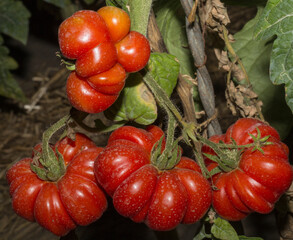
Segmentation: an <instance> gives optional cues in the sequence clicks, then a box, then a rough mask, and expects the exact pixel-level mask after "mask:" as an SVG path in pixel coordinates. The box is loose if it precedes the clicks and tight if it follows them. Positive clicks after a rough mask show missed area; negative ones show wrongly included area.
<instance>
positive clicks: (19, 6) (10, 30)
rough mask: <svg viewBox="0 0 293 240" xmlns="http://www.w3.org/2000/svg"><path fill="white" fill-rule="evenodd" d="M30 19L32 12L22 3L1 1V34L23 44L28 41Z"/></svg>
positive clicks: (9, 0) (12, 0) (7, 0)
mask: <svg viewBox="0 0 293 240" xmlns="http://www.w3.org/2000/svg"><path fill="white" fill-rule="evenodd" d="M29 17H30V12H29V11H28V10H27V9H26V7H25V6H24V5H23V3H22V2H21V1H14V0H1V1H0V32H2V33H5V34H6V35H8V36H10V37H12V38H15V39H16V40H19V41H20V42H22V43H23V44H25V43H26V41H27V36H28V19H29Z"/></svg>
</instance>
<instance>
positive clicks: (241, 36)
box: [232, 8, 293, 138]
mask: <svg viewBox="0 0 293 240" xmlns="http://www.w3.org/2000/svg"><path fill="white" fill-rule="evenodd" d="M261 12H262V8H259V11H258V14H257V16H256V17H255V18H254V19H252V20H251V21H249V22H248V23H247V24H246V25H245V26H244V28H243V29H242V30H241V31H239V32H238V33H237V34H235V35H234V37H235V39H236V41H235V43H233V44H232V46H233V48H234V50H235V51H236V53H237V55H238V56H239V57H240V58H241V60H242V62H243V64H244V67H245V69H246V71H247V73H248V76H249V79H250V81H251V83H252V86H253V90H254V91H255V92H256V93H257V94H258V96H259V99H260V100H261V101H262V102H263V104H264V105H263V108H262V111H263V113H264V116H265V119H266V120H267V121H268V122H269V123H270V124H271V125H272V126H273V127H275V128H276V129H277V130H278V132H279V133H280V135H281V137H282V138H284V137H285V136H286V135H287V134H288V132H290V129H291V128H292V123H293V121H292V120H293V116H292V113H291V111H290V109H289V108H288V106H287V104H286V102H285V99H284V97H283V96H284V89H283V87H281V86H276V85H273V84H272V83H271V81H270V77H269V64H270V55H271V51H272V43H268V42H267V41H266V40H255V39H254V38H253V33H254V28H255V24H256V23H257V22H258V19H259V17H260V15H261Z"/></svg>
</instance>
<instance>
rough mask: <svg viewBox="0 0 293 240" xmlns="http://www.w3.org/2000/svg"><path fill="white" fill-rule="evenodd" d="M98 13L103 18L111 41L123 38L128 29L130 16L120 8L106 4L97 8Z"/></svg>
mask: <svg viewBox="0 0 293 240" xmlns="http://www.w3.org/2000/svg"><path fill="white" fill-rule="evenodd" d="M98 14H100V16H101V17H102V18H103V19H104V20H105V22H106V24H107V27H108V29H109V32H110V35H111V38H112V41H113V42H115V43H116V42H118V41H120V40H121V39H122V38H124V37H125V36H126V35H127V33H128V32H129V30H130V18H129V16H128V14H127V13H126V12H125V11H124V10H122V9H121V8H117V7H113V6H106V7H102V8H100V9H99V10H98Z"/></svg>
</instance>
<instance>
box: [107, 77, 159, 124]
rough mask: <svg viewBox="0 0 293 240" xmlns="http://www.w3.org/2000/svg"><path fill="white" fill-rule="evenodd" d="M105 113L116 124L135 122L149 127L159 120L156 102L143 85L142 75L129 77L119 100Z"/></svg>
mask: <svg viewBox="0 0 293 240" xmlns="http://www.w3.org/2000/svg"><path fill="white" fill-rule="evenodd" d="M104 113H105V116H106V117H107V118H108V119H110V120H112V121H115V122H120V121H133V122H136V123H138V124H143V125H149V124H151V123H153V122H154V121H155V120H156V119H157V104H156V101H155V99H154V97H153V95H152V93H151V92H150V90H149V89H148V88H147V86H146V85H145V84H144V83H143V79H142V76H141V74H140V73H133V74H130V75H129V77H128V78H127V80H126V85H125V87H124V89H123V90H122V92H121V93H120V96H119V98H118V99H117V101H116V102H115V103H114V104H113V105H112V106H111V107H110V108H108V109H107V110H106V111H105V112H104Z"/></svg>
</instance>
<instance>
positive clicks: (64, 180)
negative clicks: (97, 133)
mask: <svg viewBox="0 0 293 240" xmlns="http://www.w3.org/2000/svg"><path fill="white" fill-rule="evenodd" d="M54 148H57V149H58V151H60V153H61V154H64V158H65V159H66V169H65V171H64V173H63V175H62V176H60V177H59V178H58V179H56V180H54V181H50V180H49V179H41V178H40V177H39V176H38V175H37V174H36V172H34V171H32V168H31V165H32V164H36V163H35V162H36V159H35V158H34V159H32V158H24V159H22V160H20V161H18V162H17V163H15V164H14V165H13V166H12V167H11V168H10V169H9V170H8V171H7V174H6V178H7V182H8V184H9V186H10V195H11V197H12V207H13V209H14V211H15V212H16V213H17V214H18V215H20V216H21V217H23V218H25V219H27V220H29V221H36V222H38V223H39V224H40V225H41V226H43V227H44V228H46V229H48V230H49V231H51V232H52V233H54V234H56V235H58V236H63V235H66V234H67V233H68V232H69V231H70V230H72V229H74V228H76V226H77V225H88V224H90V223H91V222H93V221H95V220H97V219H98V218H100V217H101V215H102V214H103V212H104V211H105V210H106V208H107V200H106V197H105V195H104V193H103V191H102V190H101V189H100V188H99V187H98V185H97V183H96V180H95V176H94V172H93V164H94V160H95V159H96V157H97V156H98V154H99V153H100V152H101V151H102V148H100V147H96V146H95V145H94V143H93V142H92V141H90V139H89V138H87V137H86V136H85V135H83V134H77V135H76V141H73V140H70V139H69V138H68V137H66V138H64V139H62V140H61V141H60V142H57V143H56V145H55V146H54ZM40 166H41V169H45V167H43V166H42V165H40ZM80 209H82V211H80Z"/></svg>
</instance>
